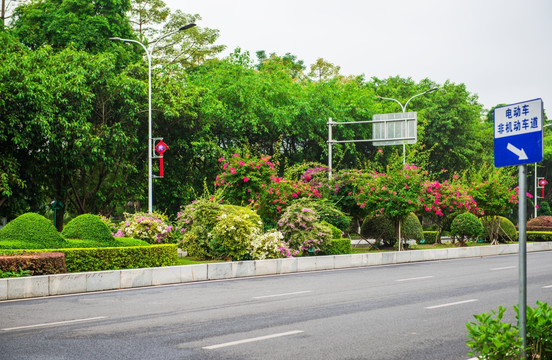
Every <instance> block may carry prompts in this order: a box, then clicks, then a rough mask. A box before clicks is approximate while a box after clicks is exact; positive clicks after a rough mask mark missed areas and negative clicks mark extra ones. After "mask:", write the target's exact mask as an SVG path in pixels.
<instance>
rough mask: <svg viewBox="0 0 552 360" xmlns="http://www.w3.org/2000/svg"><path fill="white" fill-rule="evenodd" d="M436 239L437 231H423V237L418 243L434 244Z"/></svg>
mask: <svg viewBox="0 0 552 360" xmlns="http://www.w3.org/2000/svg"><path fill="white" fill-rule="evenodd" d="M436 240H437V231H424V239H423V240H422V241H420V242H419V243H420V244H435V241H436Z"/></svg>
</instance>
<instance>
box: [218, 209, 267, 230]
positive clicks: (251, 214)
mask: <svg viewBox="0 0 552 360" xmlns="http://www.w3.org/2000/svg"><path fill="white" fill-rule="evenodd" d="M222 211H223V212H224V213H225V214H227V215H233V214H239V215H247V217H245V219H246V220H247V221H249V222H250V223H251V225H253V226H256V227H259V226H262V225H263V222H262V220H261V217H260V216H259V215H258V214H257V212H256V211H255V210H252V209H251V208H249V207H247V206H237V205H222Z"/></svg>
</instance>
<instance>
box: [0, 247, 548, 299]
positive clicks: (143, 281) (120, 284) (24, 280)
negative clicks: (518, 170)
mask: <svg viewBox="0 0 552 360" xmlns="http://www.w3.org/2000/svg"><path fill="white" fill-rule="evenodd" d="M550 250H552V242H538V243H529V244H527V252H535V251H550ZM516 253H518V244H507V245H495V246H474V247H465V248H450V249H434V250H433V249H431V250H409V251H401V252H398V251H394V252H379V253H366V254H347V255H330V256H313V257H298V258H285V259H269V260H252V261H234V262H226V263H209V264H198V265H180V266H167V267H159V268H146V269H127V270H111V271H95V272H87V273H68V274H57V275H41V276H32V277H20V278H9V279H0V301H2V300H13V299H25V298H33V297H43V296H50V295H64V294H76V293H85V292H90V291H102V290H115V289H128V288H134V287H143V286H154V285H168V284H179V283H188V282H194V281H204V280H219V279H232V278H240V277H250V276H262V275H276V274H288V273H296V272H304V271H317V270H332V269H344V268H354V267H363V266H374V265H387V264H399V263H409V262H420V261H431V260H448V259H458V258H469V257H482V256H496V255H506V254H516Z"/></svg>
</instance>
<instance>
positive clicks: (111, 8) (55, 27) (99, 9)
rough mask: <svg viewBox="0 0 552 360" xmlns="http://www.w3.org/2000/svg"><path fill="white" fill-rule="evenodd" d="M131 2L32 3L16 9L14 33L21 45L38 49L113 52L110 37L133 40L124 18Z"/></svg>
mask: <svg viewBox="0 0 552 360" xmlns="http://www.w3.org/2000/svg"><path fill="white" fill-rule="evenodd" d="M129 9H130V0H92V1H90V0H48V1H32V2H30V3H27V4H25V5H23V6H20V7H18V8H17V9H16V11H15V14H14V18H15V21H14V22H13V31H14V33H15V35H16V36H17V37H18V38H19V39H20V40H21V42H22V43H23V44H25V45H26V46H28V47H29V48H31V49H33V50H34V49H38V48H39V47H41V46H43V45H44V44H50V45H51V46H52V47H53V48H54V49H62V48H65V47H67V46H69V45H70V44H73V45H72V46H74V47H75V48H76V49H79V50H86V51H90V52H93V53H98V52H101V51H105V50H106V49H113V47H114V45H113V43H112V42H111V41H110V40H109V38H110V37H113V36H119V37H122V38H133V37H134V35H133V32H132V28H131V26H130V23H129V21H128V19H127V17H126V15H125V13H126V12H127V11H128V10H129Z"/></svg>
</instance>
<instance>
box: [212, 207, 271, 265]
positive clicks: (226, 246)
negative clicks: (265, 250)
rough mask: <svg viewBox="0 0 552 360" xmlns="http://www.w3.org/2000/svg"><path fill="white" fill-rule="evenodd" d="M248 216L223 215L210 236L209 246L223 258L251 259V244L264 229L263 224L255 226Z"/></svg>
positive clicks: (236, 214)
mask: <svg viewBox="0 0 552 360" xmlns="http://www.w3.org/2000/svg"><path fill="white" fill-rule="evenodd" d="M248 218H249V215H247V214H239V213H233V214H222V215H221V216H220V217H219V220H218V221H217V223H216V225H215V227H214V228H213V230H212V232H211V233H210V234H209V237H210V241H209V245H210V246H211V248H212V249H213V250H214V251H215V253H217V254H218V255H219V256H221V257H226V256H230V257H232V259H233V260H245V259H250V258H251V256H250V254H251V243H252V241H253V238H254V237H256V236H258V235H259V234H260V232H261V229H262V223H260V224H257V225H254V224H253V222H251V221H250V220H249V219H248Z"/></svg>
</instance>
